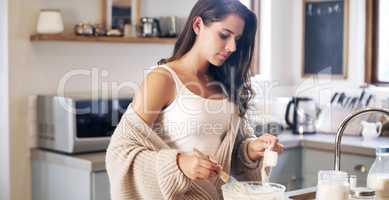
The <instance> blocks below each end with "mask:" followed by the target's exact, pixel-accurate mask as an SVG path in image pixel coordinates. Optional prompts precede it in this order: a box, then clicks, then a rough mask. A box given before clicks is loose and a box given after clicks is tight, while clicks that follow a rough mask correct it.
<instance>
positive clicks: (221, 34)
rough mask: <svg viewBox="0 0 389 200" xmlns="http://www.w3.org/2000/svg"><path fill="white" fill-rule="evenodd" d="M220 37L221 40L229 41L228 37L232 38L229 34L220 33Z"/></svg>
mask: <svg viewBox="0 0 389 200" xmlns="http://www.w3.org/2000/svg"><path fill="white" fill-rule="evenodd" d="M219 36H220V38H221V39H223V40H225V39H227V38H228V37H230V35H229V34H225V33H219Z"/></svg>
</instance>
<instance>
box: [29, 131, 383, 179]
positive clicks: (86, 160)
mask: <svg viewBox="0 0 389 200" xmlns="http://www.w3.org/2000/svg"><path fill="white" fill-rule="evenodd" d="M278 138H279V141H280V143H282V144H284V145H285V148H286V150H287V149H288V148H297V147H306V148H313V149H319V150H327V151H334V148H335V134H322V133H317V134H313V135H303V136H299V135H293V134H291V132H290V131H284V132H283V133H282V134H280V135H279V136H278ZM382 145H386V146H389V138H388V137H379V138H378V139H375V140H372V141H368V142H366V141H363V139H362V137H356V136H344V137H343V138H342V152H344V153H350V154H357V155H364V156H371V157H374V156H375V148H376V147H378V146H382ZM31 154H32V155H31V156H32V159H33V160H44V161H47V162H50V163H55V164H60V165H65V166H68V167H73V168H79V169H85V170H89V171H92V172H96V171H104V170H105V152H97V153H84V154H76V155H69V154H61V153H57V152H52V151H47V150H42V149H32V150H31Z"/></svg>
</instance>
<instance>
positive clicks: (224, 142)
mask: <svg viewBox="0 0 389 200" xmlns="http://www.w3.org/2000/svg"><path fill="white" fill-rule="evenodd" d="M255 34H256V17H255V15H254V14H253V13H252V12H251V11H250V10H248V9H247V8H246V7H245V6H244V5H242V4H241V3H240V2H239V1H238V0H199V1H198V2H197V3H196V5H195V6H194V7H193V9H192V11H191V14H190V16H189V18H188V22H187V24H186V26H185V28H184V30H183V32H182V33H181V34H180V36H179V38H178V40H177V42H176V45H175V48H174V53H173V56H172V57H170V58H168V59H163V60H161V61H160V62H159V63H158V66H156V67H155V68H154V69H153V70H152V71H151V72H150V73H149V74H148V75H147V76H146V78H145V80H144V81H143V83H142V86H141V89H140V90H139V92H138V93H137V94H136V96H135V98H134V102H133V103H132V104H131V105H130V106H129V107H128V109H127V111H126V113H125V114H124V115H123V117H122V119H121V121H120V123H119V125H118V127H117V128H116V130H115V132H114V134H113V136H112V139H111V143H110V145H109V147H108V150H107V157H106V166H107V172H108V175H109V178H110V183H111V197H112V199H113V200H117V199H153V200H155V199H222V194H221V189H220V188H221V185H222V184H224V183H223V182H222V180H221V179H220V178H219V177H218V175H217V174H218V172H219V171H220V170H224V171H226V172H227V173H230V174H231V175H233V176H234V177H236V178H238V179H240V180H247V181H248V180H259V178H260V174H259V173H260V170H259V167H260V162H259V161H260V160H261V157H262V156H263V152H264V150H265V148H267V147H269V148H272V149H273V150H275V151H278V152H281V151H282V150H283V146H282V145H281V144H279V143H278V142H277V139H276V138H275V137H274V136H271V135H263V136H261V137H259V138H256V137H255V136H254V135H253V134H252V130H251V129H250V128H248V126H246V124H247V123H246V119H245V118H244V117H245V114H246V111H247V107H248V101H249V100H250V98H251V97H252V95H253V93H252V90H251V87H250V82H249V77H250V74H249V68H250V65H251V60H252V55H253V49H254V44H255ZM195 148H196V149H198V150H200V151H202V152H203V153H204V154H206V155H207V156H204V155H200V154H199V153H196V152H193V149H195Z"/></svg>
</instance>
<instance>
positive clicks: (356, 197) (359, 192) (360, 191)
mask: <svg viewBox="0 0 389 200" xmlns="http://www.w3.org/2000/svg"><path fill="white" fill-rule="evenodd" d="M375 199H376V198H375V191H374V190H373V189H370V188H366V187H356V188H352V189H351V191H350V200H375Z"/></svg>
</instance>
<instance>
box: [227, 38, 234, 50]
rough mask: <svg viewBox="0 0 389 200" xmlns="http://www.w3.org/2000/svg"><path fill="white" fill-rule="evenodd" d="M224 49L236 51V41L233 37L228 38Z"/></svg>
mask: <svg viewBox="0 0 389 200" xmlns="http://www.w3.org/2000/svg"><path fill="white" fill-rule="evenodd" d="M226 50H227V51H228V52H235V51H236V41H235V39H229V40H228V42H227V46H226Z"/></svg>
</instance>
